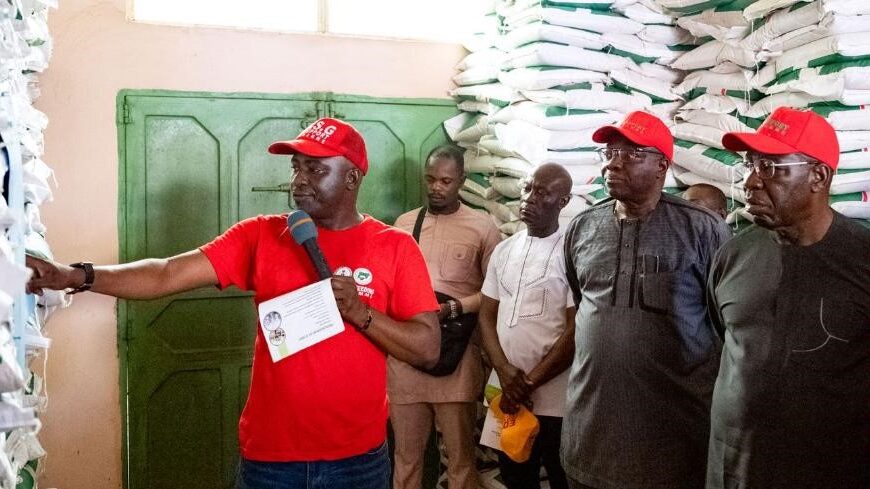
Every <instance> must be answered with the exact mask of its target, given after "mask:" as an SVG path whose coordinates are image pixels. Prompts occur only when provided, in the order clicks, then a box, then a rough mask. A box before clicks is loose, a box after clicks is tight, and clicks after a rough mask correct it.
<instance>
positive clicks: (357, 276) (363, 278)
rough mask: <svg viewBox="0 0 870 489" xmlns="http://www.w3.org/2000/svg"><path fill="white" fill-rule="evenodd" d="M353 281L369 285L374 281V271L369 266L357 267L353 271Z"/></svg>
mask: <svg viewBox="0 0 870 489" xmlns="http://www.w3.org/2000/svg"><path fill="white" fill-rule="evenodd" d="M353 281H354V282H356V283H357V285H368V284H370V283H372V272H371V270H369V269H368V268H357V269H356V270H354V271H353Z"/></svg>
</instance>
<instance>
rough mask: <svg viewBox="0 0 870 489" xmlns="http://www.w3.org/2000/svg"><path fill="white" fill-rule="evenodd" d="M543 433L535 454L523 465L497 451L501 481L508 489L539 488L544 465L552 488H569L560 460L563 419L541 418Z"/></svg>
mask: <svg viewBox="0 0 870 489" xmlns="http://www.w3.org/2000/svg"><path fill="white" fill-rule="evenodd" d="M538 423H539V424H540V430H539V431H538V436H537V437H536V438H535V442H534V444H532V455H531V456H530V457H529V459H528V460H527V461H525V462H523V463H517V462H514V461H513V460H511V459H509V458H508V457H507V455H505V454H504V453H503V452H498V462H499V467H500V469H501V478H502V481H504V485H505V486H506V487H507V488H508V489H540V487H541V481H540V473H541V465H543V466H544V468H545V469H546V470H547V478H548V479H549V481H550V488H551V489H568V481H567V480H566V478H565V471H564V470H563V469H562V463H561V462H560V461H559V443H560V440H561V438H562V418H557V417H553V416H538Z"/></svg>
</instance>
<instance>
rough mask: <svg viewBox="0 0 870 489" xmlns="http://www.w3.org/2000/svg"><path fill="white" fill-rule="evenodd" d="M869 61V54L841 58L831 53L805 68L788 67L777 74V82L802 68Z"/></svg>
mask: <svg viewBox="0 0 870 489" xmlns="http://www.w3.org/2000/svg"><path fill="white" fill-rule="evenodd" d="M862 61H863V62H866V61H870V54H868V55H864V56H843V55H842V54H838V53H832V54H829V55H827V56H822V57H820V58H815V59H811V60H809V61H808V62H807V65H806V66H790V67H788V68H786V69H784V70H782V71H780V72H777V74H776V78H777V80H779V79H781V78H785V77H788V76H792V75H791V74H792V72H795V71H800V70H802V69H804V68H818V67H822V66H825V65H833V64H845V63H860V62H862Z"/></svg>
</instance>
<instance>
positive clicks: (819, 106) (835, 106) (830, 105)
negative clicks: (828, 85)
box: [809, 101, 870, 117]
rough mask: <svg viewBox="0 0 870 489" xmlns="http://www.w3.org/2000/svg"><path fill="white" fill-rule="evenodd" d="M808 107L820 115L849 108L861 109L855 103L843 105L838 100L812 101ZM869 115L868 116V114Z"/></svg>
mask: <svg viewBox="0 0 870 489" xmlns="http://www.w3.org/2000/svg"><path fill="white" fill-rule="evenodd" d="M809 107H810V108H811V109H812V110H813V112H815V113H816V114H819V115H820V116H822V117H828V116H829V115H831V114H833V113H834V112H843V111H851V110H861V107H860V106H855V105H843V104H841V103H840V102H834V101H830V102H813V103H811V104H810V105H809ZM868 117H870V116H868Z"/></svg>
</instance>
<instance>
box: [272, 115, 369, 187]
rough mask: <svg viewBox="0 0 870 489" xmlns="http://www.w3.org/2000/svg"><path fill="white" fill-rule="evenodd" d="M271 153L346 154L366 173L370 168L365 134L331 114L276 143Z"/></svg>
mask: <svg viewBox="0 0 870 489" xmlns="http://www.w3.org/2000/svg"><path fill="white" fill-rule="evenodd" d="M269 152H270V153H272V154H277V155H292V154H297V153H300V154H304V155H306V156H313V157H315V158H326V157H330V156H344V157H345V158H347V159H348V160H350V162H351V163H353V164H354V165H356V167H357V168H359V169H360V170H362V172H363V174H365V173H366V172H368V170H369V160H368V157H367V156H366V143H365V141H364V140H363V137H362V135H360V133H359V132H358V131H357V130H356V129H355V128H354V127H353V126H351V125H350V124H348V123H347V122H344V121H341V120H338V119H331V118H329V117H324V118H322V119H318V120H317V121H316V122H315V123H314V124H311V125H310V126H308V127H307V128H305V130H304V131H302V132H301V133H300V134H299V135H298V136H296V139H293V140H290V141H276V142H274V143H272V144H271V145H270V146H269Z"/></svg>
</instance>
